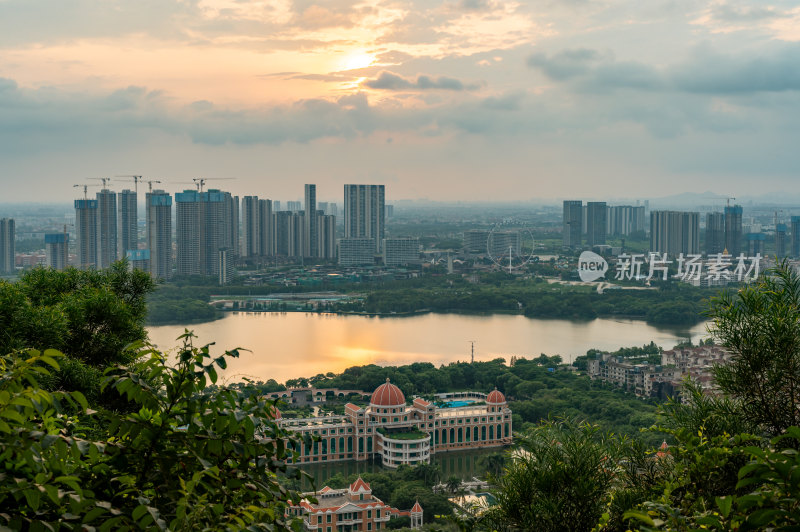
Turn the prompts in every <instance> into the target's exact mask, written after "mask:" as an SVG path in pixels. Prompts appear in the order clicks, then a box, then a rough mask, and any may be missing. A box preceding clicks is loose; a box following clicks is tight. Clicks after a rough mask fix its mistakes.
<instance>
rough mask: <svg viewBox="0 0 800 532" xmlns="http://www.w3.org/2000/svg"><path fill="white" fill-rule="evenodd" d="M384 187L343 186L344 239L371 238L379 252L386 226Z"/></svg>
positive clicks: (376, 250)
mask: <svg viewBox="0 0 800 532" xmlns="http://www.w3.org/2000/svg"><path fill="white" fill-rule="evenodd" d="M385 207H386V191H385V188H384V185H345V186H344V237H345V238H371V239H372V240H373V242H374V245H375V252H378V253H379V252H380V251H381V246H382V245H383V239H384V232H385V225H386V208H385Z"/></svg>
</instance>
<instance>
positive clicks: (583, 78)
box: [527, 43, 800, 95]
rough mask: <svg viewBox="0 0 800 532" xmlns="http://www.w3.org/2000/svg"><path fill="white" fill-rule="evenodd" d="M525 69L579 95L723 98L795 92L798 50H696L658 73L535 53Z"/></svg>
mask: <svg viewBox="0 0 800 532" xmlns="http://www.w3.org/2000/svg"><path fill="white" fill-rule="evenodd" d="M527 64H528V66H530V67H532V68H535V69H537V70H540V71H541V72H542V73H544V74H545V75H546V76H547V77H548V78H550V79H552V80H554V81H559V82H563V83H569V84H571V85H572V86H573V87H574V88H575V90H576V91H579V92H599V91H609V90H616V89H631V90H643V91H678V92H687V93H702V94H720V95H722V94H743V93H758V92H781V91H797V90H800V69H798V68H797V65H799V64H800V45H798V44H795V43H785V44H782V45H780V46H779V47H777V49H775V50H771V51H770V52H769V53H764V54H763V55H755V56H754V55H752V54H751V55H750V56H749V57H748V56H744V55H738V56H735V57H734V56H730V55H725V54H721V53H719V52H717V51H715V50H714V49H712V48H710V47H708V46H701V47H696V48H694V49H693V50H692V51H691V54H690V58H689V59H687V60H685V61H683V62H680V63H676V64H672V65H667V66H663V67H661V68H656V67H654V66H651V65H649V64H646V63H644V62H641V61H617V60H616V59H615V58H614V57H613V56H611V55H610V54H601V53H600V52H599V51H597V50H590V49H570V50H562V51H559V52H557V53H555V54H552V55H550V56H548V55H546V54H544V53H541V52H537V53H535V54H532V55H530V56H529V57H528V59H527Z"/></svg>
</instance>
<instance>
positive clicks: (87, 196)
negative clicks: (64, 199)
mask: <svg viewBox="0 0 800 532" xmlns="http://www.w3.org/2000/svg"><path fill="white" fill-rule="evenodd" d="M97 186H100V185H72V187H73V188H76V187H83V199H85V200H88V199H89V192H88V190H89V187H97Z"/></svg>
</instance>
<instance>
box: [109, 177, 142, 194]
mask: <svg viewBox="0 0 800 532" xmlns="http://www.w3.org/2000/svg"><path fill="white" fill-rule="evenodd" d="M115 177H130V178H133V189H134V191H135V192H136V196H137V197H138V196H139V181H141V180H142V176H140V175H118V176H115ZM121 181H126V180H121ZM127 181H130V180H127Z"/></svg>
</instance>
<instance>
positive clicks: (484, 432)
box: [481, 425, 486, 441]
mask: <svg viewBox="0 0 800 532" xmlns="http://www.w3.org/2000/svg"><path fill="white" fill-rule="evenodd" d="M481 441H486V425H484V426H482V427H481Z"/></svg>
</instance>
